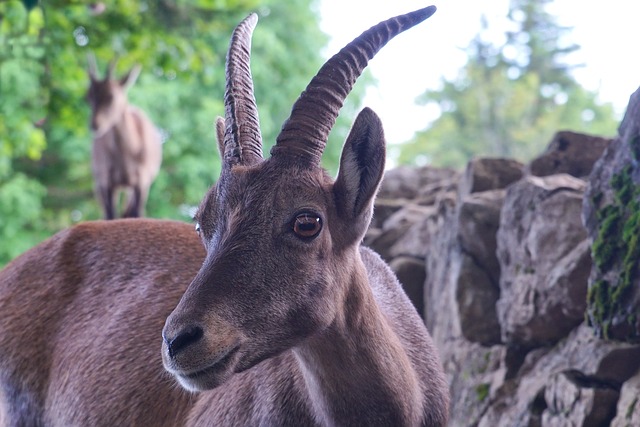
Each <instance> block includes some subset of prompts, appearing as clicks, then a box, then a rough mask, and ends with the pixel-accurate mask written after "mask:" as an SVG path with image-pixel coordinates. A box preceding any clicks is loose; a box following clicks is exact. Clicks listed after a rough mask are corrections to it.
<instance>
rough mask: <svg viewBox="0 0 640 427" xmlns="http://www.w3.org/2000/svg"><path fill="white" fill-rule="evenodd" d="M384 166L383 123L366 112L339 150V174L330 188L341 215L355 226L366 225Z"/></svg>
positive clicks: (359, 117) (357, 119)
mask: <svg viewBox="0 0 640 427" xmlns="http://www.w3.org/2000/svg"><path fill="white" fill-rule="evenodd" d="M384 162H385V141H384V132H383V130H382V123H381V122H380V119H379V118H378V116H377V115H376V113H374V112H373V110H371V109H369V108H365V109H364V110H362V111H361V112H360V114H359V115H358V117H357V118H356V121H355V122H354V124H353V127H352V128H351V132H350V133H349V136H348V137H347V142H346V143H345V145H344V148H343V149H342V157H341V158H340V172H339V173H338V179H337V180H336V182H335V184H334V187H333V188H334V194H335V197H336V203H337V205H338V209H339V211H340V214H341V215H345V216H346V218H347V219H352V220H356V221H355V222H354V225H356V224H357V225H359V226H363V227H365V229H366V227H367V226H368V225H369V220H370V218H371V213H372V204H373V198H374V197H375V195H376V192H377V191H378V186H379V185H380V181H381V180H382V175H383V173H384ZM362 232H364V230H362Z"/></svg>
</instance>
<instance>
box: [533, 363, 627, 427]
mask: <svg viewBox="0 0 640 427" xmlns="http://www.w3.org/2000/svg"><path fill="white" fill-rule="evenodd" d="M585 381H586V382H588V381H589V380H588V379H583V378H581V377H580V374H576V372H575V371H572V370H569V371H564V372H560V373H557V374H554V375H552V376H551V378H550V382H549V384H548V385H547V386H546V388H545V392H544V399H545V403H546V404H547V405H548V406H547V408H546V409H545V410H544V412H543V413H542V425H544V426H549V427H556V426H557V427H564V426H566V425H567V424H569V425H583V426H594V427H597V426H606V425H608V424H609V422H610V421H611V419H612V418H613V416H614V415H615V410H616V402H617V401H618V397H619V395H620V393H619V392H618V390H617V387H608V386H606V385H603V386H601V385H599V384H593V386H589V385H587V384H585ZM581 385H585V386H583V387H581Z"/></svg>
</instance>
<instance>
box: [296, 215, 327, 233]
mask: <svg viewBox="0 0 640 427" xmlns="http://www.w3.org/2000/svg"><path fill="white" fill-rule="evenodd" d="M320 230H322V219H320V217H319V216H317V215H314V214H310V213H302V214H299V215H298V216H296V218H295V220H294V221H293V232H294V233H296V235H297V236H298V237H302V238H303V239H310V238H312V237H316V236H317V235H318V234H319V233H320Z"/></svg>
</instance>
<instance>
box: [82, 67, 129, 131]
mask: <svg viewBox="0 0 640 427" xmlns="http://www.w3.org/2000/svg"><path fill="white" fill-rule="evenodd" d="M88 64H89V65H88V73H89V90H88V91H87V102H88V103H89V106H90V107H91V130H92V131H93V133H94V135H95V136H96V137H99V136H101V135H104V134H105V133H106V132H107V131H108V130H109V129H111V128H112V127H113V126H114V125H115V124H116V123H117V122H118V121H120V120H121V119H122V115H123V114H124V113H125V109H126V106H127V89H129V87H131V86H132V85H133V84H134V83H135V81H136V79H137V78H138V75H139V74H140V68H141V67H140V66H139V65H135V66H134V67H133V68H132V69H131V70H129V72H128V73H126V74H125V75H123V76H122V77H120V78H119V79H117V78H114V77H112V75H113V70H114V69H115V65H116V62H115V61H111V62H110V63H109V66H108V68H107V72H106V74H105V77H104V79H102V80H101V79H100V77H98V73H97V67H96V60H95V57H94V56H93V55H89V57H88Z"/></svg>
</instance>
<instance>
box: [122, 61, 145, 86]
mask: <svg viewBox="0 0 640 427" xmlns="http://www.w3.org/2000/svg"><path fill="white" fill-rule="evenodd" d="M141 69H142V67H141V66H140V65H134V66H133V68H132V69H131V70H129V72H128V73H127V74H125V75H124V76H122V77H120V86H122V87H123V88H124V89H125V90H126V89H129V88H130V87H131V86H133V84H134V83H135V82H136V80H138V76H139V75H140V70H141Z"/></svg>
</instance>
